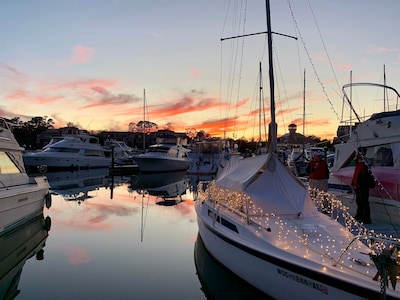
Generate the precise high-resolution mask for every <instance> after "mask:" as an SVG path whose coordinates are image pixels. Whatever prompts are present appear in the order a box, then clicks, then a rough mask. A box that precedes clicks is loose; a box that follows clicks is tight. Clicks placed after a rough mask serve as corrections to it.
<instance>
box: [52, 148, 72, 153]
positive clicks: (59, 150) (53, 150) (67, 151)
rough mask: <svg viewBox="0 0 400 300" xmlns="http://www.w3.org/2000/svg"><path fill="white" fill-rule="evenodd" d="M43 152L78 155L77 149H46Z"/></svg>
mask: <svg viewBox="0 0 400 300" xmlns="http://www.w3.org/2000/svg"><path fill="white" fill-rule="evenodd" d="M44 151H46V152H64V153H65V152H66V153H78V152H79V149H77V148H47V149H46V150H44Z"/></svg>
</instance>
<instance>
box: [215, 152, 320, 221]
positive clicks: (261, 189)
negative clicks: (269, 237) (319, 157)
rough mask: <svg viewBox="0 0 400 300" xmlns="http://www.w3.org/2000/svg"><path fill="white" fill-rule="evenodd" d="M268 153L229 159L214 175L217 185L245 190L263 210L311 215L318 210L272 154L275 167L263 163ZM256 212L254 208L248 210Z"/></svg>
mask: <svg viewBox="0 0 400 300" xmlns="http://www.w3.org/2000/svg"><path fill="white" fill-rule="evenodd" d="M269 156H270V154H268V155H260V156H257V157H251V158H245V159H242V160H237V161H232V162H230V163H229V164H228V165H227V166H226V168H225V169H224V172H222V173H221V176H220V177H219V179H217V182H216V183H217V185H218V186H220V187H224V188H228V189H233V190H239V191H244V192H246V193H247V194H248V195H249V196H250V197H251V199H252V201H253V202H254V203H255V204H256V206H257V208H258V209H262V210H263V212H268V213H274V214H276V215H287V214H289V215H290V214H292V215H293V214H295V215H299V216H303V217H311V216H315V215H317V214H318V211H317V209H316V207H315V206H314V204H313V203H312V200H311V198H310V195H309V193H308V191H307V189H306V188H305V187H304V186H303V185H302V183H301V182H300V181H299V180H297V179H296V178H295V177H294V176H293V175H292V174H290V173H289V171H288V170H287V168H286V167H285V166H284V165H283V164H282V163H281V162H280V161H279V160H278V158H277V157H276V155H273V157H272V158H271V162H272V163H273V164H274V165H275V168H274V169H272V170H270V169H269V168H268V167H267V164H268V163H271V162H268V160H269ZM250 213H257V212H250Z"/></svg>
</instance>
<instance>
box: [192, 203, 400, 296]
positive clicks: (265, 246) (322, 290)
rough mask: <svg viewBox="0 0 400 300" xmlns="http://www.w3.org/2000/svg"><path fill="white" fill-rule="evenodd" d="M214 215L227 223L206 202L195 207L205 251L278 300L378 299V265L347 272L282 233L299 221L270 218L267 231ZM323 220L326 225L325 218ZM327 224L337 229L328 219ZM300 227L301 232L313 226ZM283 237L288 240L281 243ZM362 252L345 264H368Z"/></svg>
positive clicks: (242, 221)
mask: <svg viewBox="0 0 400 300" xmlns="http://www.w3.org/2000/svg"><path fill="white" fill-rule="evenodd" d="M215 211H216V212H217V211H221V218H224V219H223V221H222V223H225V225H222V223H221V222H220V221H221V219H218V221H216V218H215V217H214V218H212V217H210V216H212V215H213V208H211V207H209V206H208V204H207V202H203V203H197V204H196V212H197V216H198V227H199V233H200V236H201V238H202V240H203V242H204V245H205V247H206V248H207V250H208V251H209V252H210V253H211V255H212V256H214V258H215V259H216V260H218V261H219V262H220V263H221V264H223V265H224V266H225V267H227V268H228V269H229V270H231V271H232V272H233V273H234V274H236V275H237V276H239V277H240V278H242V279H243V280H245V281H247V282H248V283H250V284H251V285H252V286H254V287H256V288H257V289H259V290H261V291H263V292H264V293H265V294H267V295H269V296H271V297H273V298H276V299H293V298H294V297H295V298H296V299H379V292H380V281H374V280H373V279H372V277H373V276H374V275H375V271H376V269H375V268H374V267H373V264H372V266H369V267H366V266H359V265H357V264H355V263H354V264H353V266H352V268H354V269H357V270H356V272H348V270H346V267H345V266H344V265H343V266H342V265H341V264H338V265H337V266H333V261H332V260H331V259H329V258H328V257H324V256H323V255H319V254H318V253H317V252H315V253H313V251H312V249H310V247H308V246H307V245H305V244H302V243H297V242H296V239H295V238H294V237H293V236H288V237H284V236H283V235H284V234H285V232H279V223H282V224H283V223H285V224H286V225H287V226H288V228H291V229H293V226H294V225H295V224H296V223H295V222H293V224H292V225H288V224H287V223H291V222H290V220H282V219H279V218H276V220H274V221H272V220H271V222H270V224H271V227H269V230H268V231H266V230H263V229H260V227H259V226H258V225H256V224H254V225H244V224H243V223H245V220H244V219H241V221H240V222H239V223H238V222H236V221H235V218H230V217H229V215H230V214H231V213H228V212H227V211H225V209H223V208H221V207H220V208H219V210H215ZM222 216H223V217H222ZM217 218H218V217H217ZM322 218H324V217H322ZM328 219H329V218H328ZM286 222H287V223H286ZM318 222H319V223H320V224H321V220H320V218H319V220H318ZM300 223H301V221H300ZM277 224H278V225H277ZM323 224H324V225H325V226H329V227H331V225H332V224H330V221H326V220H325V221H324V222H323ZM298 226H299V228H298V229H300V227H303V228H306V227H307V226H313V225H311V224H309V225H307V224H306V223H303V224H298ZM233 228H236V229H237V231H238V232H235V230H233ZM281 229H282V228H281ZM329 229H330V230H329V232H330V233H332V236H335V237H336V238H338V239H339V238H340V235H341V234H340V233H339V232H340V229H338V231H337V232H336V233H337V234H338V236H336V235H334V233H335V230H333V231H332V228H329ZM289 231H290V229H289ZM299 231H300V233H299V234H301V230H299ZM280 237H281V238H283V239H284V242H283V241H279V238H280ZM297 239H299V237H297ZM252 241H254V242H252ZM287 243H288V244H289V245H290V247H289V246H288V244H287ZM322 244H324V245H325V243H324V242H321V245H322ZM345 246H346V245H345V244H344V245H342V247H345ZM362 250H365V249H362ZM362 250H359V251H358V252H357V251H355V252H353V253H352V255H351V256H347V255H346V257H345V258H344V260H347V259H349V258H350V257H351V258H354V259H355V258H356V257H357V255H358V256H359V257H361V258H362V259H363V260H368V256H367V255H361V256H360V253H359V252H360V251H362ZM357 253H358V254H357ZM304 257H306V258H304ZM346 263H347V262H346V261H344V264H346ZM358 269H359V270H358ZM358 271H359V272H358ZM361 273H362V274H361ZM386 296H387V299H398V298H399V297H400V293H399V292H396V291H393V290H392V289H391V288H388V289H387V294H386Z"/></svg>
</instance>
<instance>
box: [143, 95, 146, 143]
mask: <svg viewBox="0 0 400 300" xmlns="http://www.w3.org/2000/svg"><path fill="white" fill-rule="evenodd" d="M145 150H146V89H144V90H143V151H145Z"/></svg>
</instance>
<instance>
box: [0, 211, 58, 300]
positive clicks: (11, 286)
mask: <svg viewBox="0 0 400 300" xmlns="http://www.w3.org/2000/svg"><path fill="white" fill-rule="evenodd" d="M50 226H51V220H50V217H46V218H44V216H43V214H40V215H39V216H37V217H35V218H32V219H30V220H29V221H27V222H26V223H24V224H22V225H20V226H18V227H16V228H15V229H13V230H11V231H9V232H7V233H5V234H2V235H1V236H0V249H1V251H0V299H14V298H15V297H17V295H18V294H19V293H20V290H19V289H18V285H19V282H20V278H21V274H22V268H23V267H24V265H25V262H26V261H27V260H28V259H30V258H32V257H34V256H35V257H36V259H37V260H43V259H44V250H43V248H44V246H45V242H46V239H47V237H48V231H49V230H50Z"/></svg>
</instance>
